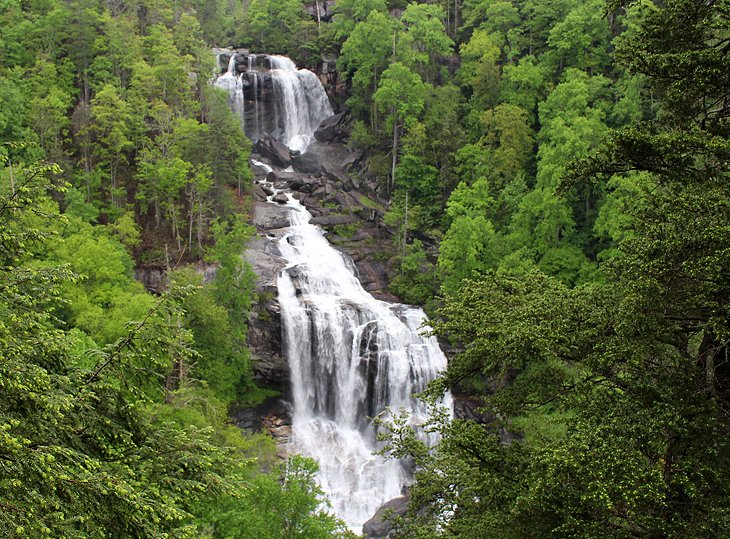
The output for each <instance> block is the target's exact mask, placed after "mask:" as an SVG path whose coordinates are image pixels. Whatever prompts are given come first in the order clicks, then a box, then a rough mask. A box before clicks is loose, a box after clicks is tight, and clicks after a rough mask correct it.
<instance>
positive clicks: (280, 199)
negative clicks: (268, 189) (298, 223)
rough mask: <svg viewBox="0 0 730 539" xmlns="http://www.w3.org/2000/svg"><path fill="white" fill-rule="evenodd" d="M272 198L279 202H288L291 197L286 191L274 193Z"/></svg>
mask: <svg viewBox="0 0 730 539" xmlns="http://www.w3.org/2000/svg"><path fill="white" fill-rule="evenodd" d="M271 200H273V201H274V202H276V203H277V204H286V203H287V202H289V197H287V196H286V195H285V194H284V193H279V194H278V195H274V196H273V198H272V199H271Z"/></svg>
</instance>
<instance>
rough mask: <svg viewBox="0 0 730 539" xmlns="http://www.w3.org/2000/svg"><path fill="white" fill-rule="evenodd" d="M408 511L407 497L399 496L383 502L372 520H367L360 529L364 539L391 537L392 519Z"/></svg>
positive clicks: (392, 530) (392, 529)
mask: <svg viewBox="0 0 730 539" xmlns="http://www.w3.org/2000/svg"><path fill="white" fill-rule="evenodd" d="M406 511H408V497H407V496H399V497H398V498H393V499H392V500H389V501H387V502H385V503H384V504H383V505H381V506H380V508H379V509H378V510H377V511H376V513H375V515H374V516H373V518H371V519H370V520H368V521H367V522H366V523H365V524H363V527H362V534H363V537H365V539H381V538H384V537H393V536H394V535H395V529H394V528H393V523H392V519H393V517H402V516H403V515H405V514H406Z"/></svg>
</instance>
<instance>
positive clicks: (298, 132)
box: [269, 56, 333, 152]
mask: <svg viewBox="0 0 730 539" xmlns="http://www.w3.org/2000/svg"><path fill="white" fill-rule="evenodd" d="M269 61H270V63H271V69H272V71H271V75H272V82H273V85H274V93H275V95H276V102H275V106H276V107H277V109H278V110H277V111H276V113H277V115H278V118H279V121H280V122H283V125H284V136H283V138H282V140H281V142H283V143H284V144H286V145H287V146H288V147H289V149H291V150H297V151H300V152H304V151H305V150H306V149H307V146H309V143H310V142H311V141H312V138H313V137H314V131H315V130H316V129H317V127H318V126H319V124H320V122H321V121H322V120H324V119H325V118H327V117H328V116H332V114H333V111H332V107H331V106H330V102H329V99H328V98H327V94H326V93H325V91H324V88H322V83H320V82H319V79H318V78H317V75H315V74H314V73H312V72H311V71H309V70H308V69H297V67H296V65H294V62H292V61H291V59H289V58H287V57H286V56H269Z"/></svg>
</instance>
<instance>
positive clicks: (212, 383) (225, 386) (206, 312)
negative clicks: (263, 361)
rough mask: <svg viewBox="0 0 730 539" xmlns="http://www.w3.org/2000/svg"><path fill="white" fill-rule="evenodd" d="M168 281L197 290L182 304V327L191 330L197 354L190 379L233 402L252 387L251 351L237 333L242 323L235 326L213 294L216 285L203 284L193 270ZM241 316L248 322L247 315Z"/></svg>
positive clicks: (174, 275) (177, 274)
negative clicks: (246, 389)
mask: <svg viewBox="0 0 730 539" xmlns="http://www.w3.org/2000/svg"><path fill="white" fill-rule="evenodd" d="M169 278H170V279H171V280H172V282H173V283H175V284H176V285H178V286H190V285H192V286H195V287H196V288H197V289H196V291H195V292H194V293H192V294H190V295H189V296H187V297H186V298H184V300H183V301H182V304H181V307H182V308H183V309H184V311H185V316H184V318H183V320H184V322H183V325H184V326H185V327H186V328H188V329H190V330H191V331H192V334H193V341H194V344H193V345H192V346H193V348H194V349H195V350H196V352H197V353H198V355H197V357H196V358H195V360H194V363H193V365H191V368H190V371H189V372H188V374H187V376H189V377H190V378H191V379H194V380H198V381H203V382H205V383H206V384H207V386H208V387H210V389H211V390H212V392H213V394H214V395H216V396H217V397H218V398H219V399H221V400H223V401H224V402H229V401H231V400H233V399H234V398H236V397H237V396H238V395H239V394H240V393H241V391H242V390H243V389H244V388H245V387H246V386H247V385H248V384H249V380H248V377H249V376H250V372H249V364H248V351H247V350H246V349H245V348H244V347H243V345H242V343H241V342H240V341H239V340H237V339H236V336H237V335H236V332H235V331H234V327H235V329H236V330H237V331H238V332H239V333H240V325H241V322H238V323H235V324H232V322H233V321H232V320H231V319H230V318H229V314H228V311H227V310H226V308H225V307H224V306H223V305H221V304H219V303H218V302H217V301H216V298H215V297H214V295H213V294H214V292H213V285H211V284H205V285H203V278H202V276H201V275H199V274H197V273H195V271H193V270H192V269H181V270H177V271H175V272H173V273H172V274H171V275H170V276H169ZM239 317H240V318H241V319H243V320H245V318H246V313H245V312H242V313H240V314H239ZM234 320H235V319H234ZM232 325H233V326H234V327H232Z"/></svg>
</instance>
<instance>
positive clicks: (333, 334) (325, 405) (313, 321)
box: [278, 198, 448, 531]
mask: <svg viewBox="0 0 730 539" xmlns="http://www.w3.org/2000/svg"><path fill="white" fill-rule="evenodd" d="M288 206H289V208H290V209H291V212H290V221H291V228H290V229H289V232H288V233H287V234H286V235H285V236H284V237H283V238H282V239H281V240H280V241H279V251H280V254H281V256H283V257H284V258H285V259H286V260H287V261H288V262H289V265H288V266H287V268H286V269H285V270H284V271H283V272H282V274H281V276H280V278H279V281H278V289H279V303H280V305H281V317H282V327H283V332H284V342H285V348H286V350H285V351H286V354H287V357H288V360H289V365H290V372H291V379H292V392H293V400H294V402H293V404H294V414H293V429H292V430H293V439H292V445H293V449H294V450H295V451H296V452H299V453H302V454H305V455H308V456H311V457H313V458H314V459H315V460H317V462H319V465H320V472H319V479H320V483H321V485H322V488H323V490H324V491H325V493H326V494H327V496H328V498H329V500H330V501H331V503H332V505H333V510H334V513H335V514H336V515H338V516H339V517H341V518H342V519H344V520H345V522H347V524H348V525H349V526H350V527H351V528H352V529H353V530H355V531H359V530H360V528H361V526H362V524H363V523H364V522H365V521H366V520H368V519H369V518H370V517H371V516H372V515H373V514H374V513H375V511H376V510H377V509H378V507H380V506H381V505H382V504H383V503H384V502H386V501H387V500H390V499H392V498H395V497H397V496H400V495H401V490H402V488H403V486H404V485H405V484H406V483H407V482H408V480H409V474H408V472H407V470H406V469H405V468H404V467H403V465H402V464H401V463H399V462H397V461H394V460H385V459H383V458H382V457H380V456H376V455H373V451H374V450H376V449H377V447H376V441H375V432H374V428H373V426H372V425H371V424H370V419H369V418H372V417H375V416H379V415H380V416H382V415H384V414H386V413H387V412H386V408H390V409H392V410H394V411H398V410H400V409H404V410H406V411H407V412H408V413H409V414H410V416H411V420H412V421H413V422H414V423H416V424H417V423H419V422H422V421H424V420H425V419H426V411H425V410H424V409H423V407H422V405H421V404H419V403H418V402H417V401H416V400H415V399H413V397H412V394H413V393H415V392H418V391H421V390H423V389H424V388H425V386H426V384H427V383H428V382H429V381H430V380H432V379H433V378H435V377H436V375H437V374H438V372H440V371H442V370H444V369H445V368H446V358H445V356H444V354H443V353H442V352H441V350H440V349H439V346H438V343H437V342H436V340H435V338H433V337H431V338H425V337H422V336H421V335H420V334H419V333H420V331H422V329H421V328H420V325H421V323H422V321H423V320H424V319H425V315H424V314H423V311H421V310H420V309H416V308H412V307H407V306H405V305H399V304H390V303H386V302H384V301H379V300H377V299H375V298H373V297H372V296H371V295H370V294H369V293H368V292H366V291H365V290H364V289H363V287H362V285H361V284H360V282H359V281H358V279H357V278H356V277H355V275H354V273H353V270H352V265H351V262H349V260H348V259H346V258H345V257H343V255H342V254H341V253H339V252H338V251H336V250H335V249H334V248H333V247H332V246H331V245H330V244H329V243H328V242H327V240H326V239H325V238H324V235H323V233H322V231H321V230H320V229H319V228H318V227H316V226H314V225H312V224H309V219H310V218H311V215H310V214H309V212H307V211H306V209H304V208H303V207H302V206H301V205H300V204H299V202H298V201H296V200H294V199H293V198H291V199H290V202H289V204H288ZM446 404H448V403H445V405H446ZM423 436H427V435H425V434H424V435H423Z"/></svg>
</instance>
